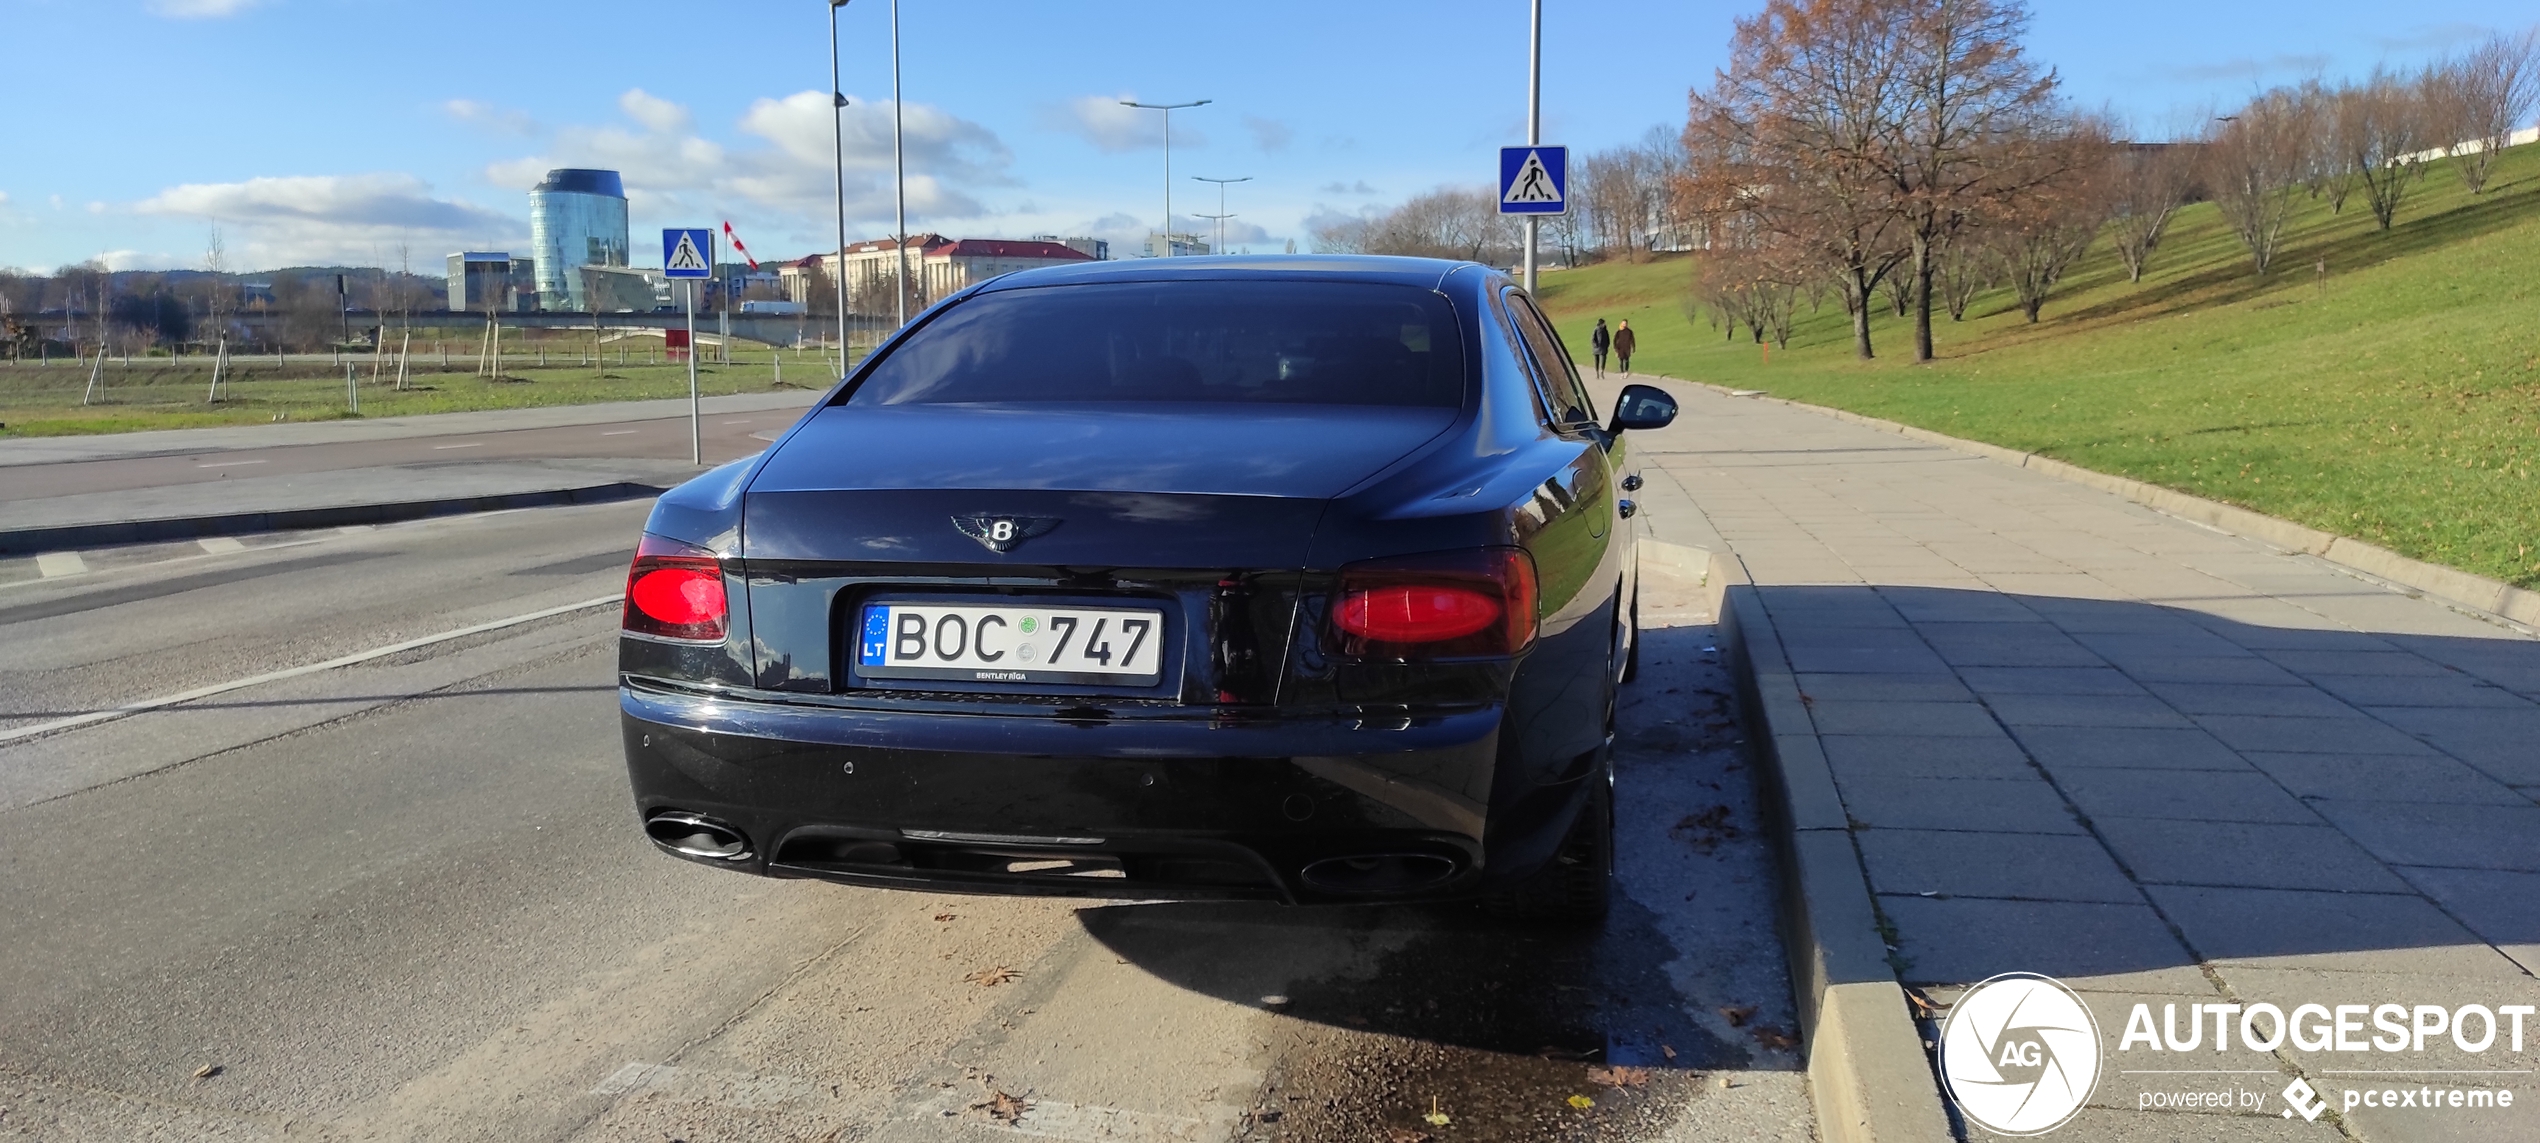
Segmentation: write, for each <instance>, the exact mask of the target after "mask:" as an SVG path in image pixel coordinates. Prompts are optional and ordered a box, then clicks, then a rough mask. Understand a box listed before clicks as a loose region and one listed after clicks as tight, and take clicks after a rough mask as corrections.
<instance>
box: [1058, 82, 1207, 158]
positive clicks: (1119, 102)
mask: <svg viewBox="0 0 2540 1143" xmlns="http://www.w3.org/2000/svg"><path fill="white" fill-rule="evenodd" d="M1136 98H1137V96H1134V95H1127V94H1122V95H1080V96H1077V97H1076V98H1074V99H1071V100H1068V101H1067V104H1066V106H1064V107H1061V108H1053V109H1050V110H1047V111H1045V112H1043V114H1042V116H1041V119H1042V122H1043V123H1045V124H1046V125H1048V126H1050V127H1052V128H1055V129H1057V130H1060V131H1065V132H1067V133H1069V134H1072V135H1077V136H1080V137H1082V138H1083V139H1084V140H1085V141H1086V142H1088V143H1091V144H1093V145H1094V146H1095V148H1097V149H1099V150H1101V151H1104V152H1106V153H1110V154H1118V153H1120V152H1122V151H1137V150H1144V149H1146V148H1148V147H1162V146H1163V145H1164V119H1165V113H1164V112H1161V111H1151V110H1147V109H1144V108H1138V107H1130V106H1128V105H1127V103H1126V102H1125V101H1127V100H1133V99H1136ZM1197 110H1199V109H1198V108H1189V109H1185V110H1184V111H1183V113H1182V117H1181V120H1182V121H1181V122H1179V123H1176V124H1175V125H1174V127H1173V145H1174V146H1176V147H1205V146H1207V145H1208V136H1207V135H1205V134H1202V133H1201V132H1199V131H1197V130H1194V129H1193V128H1192V127H1191V126H1190V115H1191V112H1193V111H1197Z"/></svg>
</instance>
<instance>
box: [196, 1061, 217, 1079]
mask: <svg viewBox="0 0 2540 1143" xmlns="http://www.w3.org/2000/svg"><path fill="white" fill-rule="evenodd" d="M221 1071H222V1068H221V1066H220V1065H219V1064H205V1065H203V1066H202V1067H199V1068H196V1069H194V1078H195V1079H210V1078H212V1077H213V1076H216V1075H219V1074H221Z"/></svg>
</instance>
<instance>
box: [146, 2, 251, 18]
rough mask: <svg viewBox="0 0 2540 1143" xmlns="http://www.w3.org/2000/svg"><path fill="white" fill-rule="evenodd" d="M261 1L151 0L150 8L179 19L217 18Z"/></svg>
mask: <svg viewBox="0 0 2540 1143" xmlns="http://www.w3.org/2000/svg"><path fill="white" fill-rule="evenodd" d="M260 3H263V0H150V10H151V11H153V12H156V13H158V14H160V15H162V16H168V17H172V18H174V19H179V20H217V19H220V18H221V17H224V16H235V15H237V14H239V13H240V12H244V11H246V10H247V9H249V8H253V7H255V6H256V5H258V4H260Z"/></svg>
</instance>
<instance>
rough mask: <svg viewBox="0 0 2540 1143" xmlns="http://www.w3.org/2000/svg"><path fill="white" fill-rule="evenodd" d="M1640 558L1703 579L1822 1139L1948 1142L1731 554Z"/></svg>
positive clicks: (1651, 548) (1817, 750)
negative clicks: (1753, 783) (1748, 762)
mask: <svg viewBox="0 0 2540 1143" xmlns="http://www.w3.org/2000/svg"><path fill="white" fill-rule="evenodd" d="M1641 550H1642V552H1643V553H1644V557H1643V558H1646V559H1656V560H1662V561H1665V562H1668V563H1672V564H1675V565H1676V566H1677V568H1678V570H1679V571H1681V572H1684V573H1686V574H1699V575H1701V576H1702V590H1703V595H1704V599H1705V602H1706V603H1707V604H1708V605H1709V607H1710V610H1711V614H1712V615H1713V616H1715V617H1716V618H1717V620H1718V623H1719V630H1720V646H1721V648H1722V649H1723V650H1725V651H1726V652H1728V666H1729V671H1730V675H1731V677H1733V678H1735V679H1736V680H1737V684H1738V701H1739V705H1740V707H1741V708H1742V712H1743V713H1744V715H1745V719H1746V724H1747V726H1748V729H1749V734H1750V736H1751V737H1752V738H1753V739H1754V741H1755V742H1756V745H1757V746H1758V750H1757V751H1756V753H1757V756H1758V758H1759V759H1760V760H1761V761H1762V762H1763V763H1764V765H1763V767H1762V771H1761V772H1762V774H1763V775H1764V777H1765V780H1766V784H1767V790H1766V798H1765V801H1766V805H1767V806H1768V807H1769V808H1770V810H1771V812H1772V813H1773V816H1774V817H1775V818H1776V820H1775V821H1774V822H1773V823H1772V824H1773V832H1774V840H1775V842H1776V846H1777V848H1778V850H1779V856H1780V858H1781V866H1782V902H1781V909H1780V912H1781V925H1782V938H1783V945H1784V947H1785V948H1786V949H1787V950H1788V953H1789V956H1790V976H1791V990H1792V992H1793V993H1795V994H1796V998H1797V1000H1798V1003H1799V1021H1800V1031H1801V1036H1802V1042H1803V1043H1804V1044H1805V1045H1806V1051H1807V1057H1808V1091H1809V1097H1810V1100H1811V1102H1812V1103H1813V1105H1814V1109H1815V1111H1816V1114H1817V1137H1818V1138H1819V1139H1821V1140H1824V1141H1825V1143H1903V1141H1908V1140H1915V1141H1933V1143H1937V1141H1943V1140H1949V1139H1951V1138H1953V1136H1952V1133H1951V1132H1950V1129H1949V1117H1948V1113H1947V1112H1946V1111H1945V1110H1943V1108H1942V1107H1941V1102H1940V1085H1939V1083H1938V1081H1937V1080H1936V1079H1935V1078H1934V1077H1933V1075H1932V1071H1931V1065H1930V1063H1929V1062H1928V1061H1929V1056H1928V1055H1926V1054H1925V1052H1924V1050H1923V1039H1922V1034H1921V1033H1920V1032H1919V1031H1918V1030H1917V1029H1916V1028H1915V1027H1914V1020H1913V1015H1912V1013H1911V1011H1910V1010H1909V1009H1908V1007H1907V1004H1906V999H1905V989H1904V987H1903V986H1902V985H1901V984H1899V983H1898V982H1897V979H1896V969H1895V967H1894V966H1893V965H1892V964H1890V963H1889V961H1888V959H1887V942H1886V939H1885V938H1884V937H1882V936H1881V935H1880V933H1879V925H1878V914H1877V911H1876V909H1875V908H1874V907H1873V905H1872V898H1871V896H1870V882H1869V876H1868V874H1867V873H1865V872H1864V871H1863V869H1862V866H1861V856H1860V853H1859V851H1858V850H1857V849H1856V848H1855V847H1854V845H1853V842H1852V829H1851V820H1850V818H1849V817H1848V816H1847V815H1846V814H1845V813H1844V810H1843V799H1842V797H1841V796H1840V795H1838V794H1837V793H1836V791H1835V784H1834V772H1833V771H1832V770H1831V769H1830V768H1829V767H1828V766H1827V764H1826V755H1825V750H1824V748H1823V747H1822V746H1821V745H1820V744H1819V742H1818V740H1817V729H1816V724H1815V721H1814V720H1813V719H1812V718H1811V717H1810V715H1809V713H1808V704H1807V702H1806V700H1805V699H1803V698H1802V697H1801V696H1800V692H1799V681H1798V679H1797V677H1796V676H1795V675H1793V673H1792V672H1791V669H1790V663H1789V660H1788V659H1787V658H1786V657H1785V656H1784V655H1783V653H1782V644H1781V635H1780V633H1779V632H1778V631H1776V630H1775V629H1774V627H1773V620H1772V616H1771V614H1770V613H1769V612H1767V611H1766V610H1765V609H1764V604H1763V600H1762V599H1761V598H1759V597H1758V596H1757V595H1756V592H1755V582H1754V580H1753V579H1752V578H1751V577H1749V576H1748V575H1747V573H1746V564H1745V562H1744V561H1742V560H1740V559H1739V558H1738V557H1737V556H1736V555H1735V554H1734V553H1731V552H1726V551H1706V550H1704V549H1702V548H1696V547H1691V546H1689V545H1683V544H1672V543H1665V542H1661V541H1655V540H1643V541H1642V542H1641Z"/></svg>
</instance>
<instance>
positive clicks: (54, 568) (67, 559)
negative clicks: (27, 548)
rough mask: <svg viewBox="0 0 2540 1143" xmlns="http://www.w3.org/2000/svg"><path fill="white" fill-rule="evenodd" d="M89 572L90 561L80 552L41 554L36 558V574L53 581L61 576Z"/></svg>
mask: <svg viewBox="0 0 2540 1143" xmlns="http://www.w3.org/2000/svg"><path fill="white" fill-rule="evenodd" d="M87 570H88V561H87V560H83V559H81V558H79V553H78V552H39V553H37V554H36V557H35V574H37V575H40V576H43V577H44V578H46V579H51V578H53V577H54V576H60V575H78V574H80V573H82V572H85V571H87Z"/></svg>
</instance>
